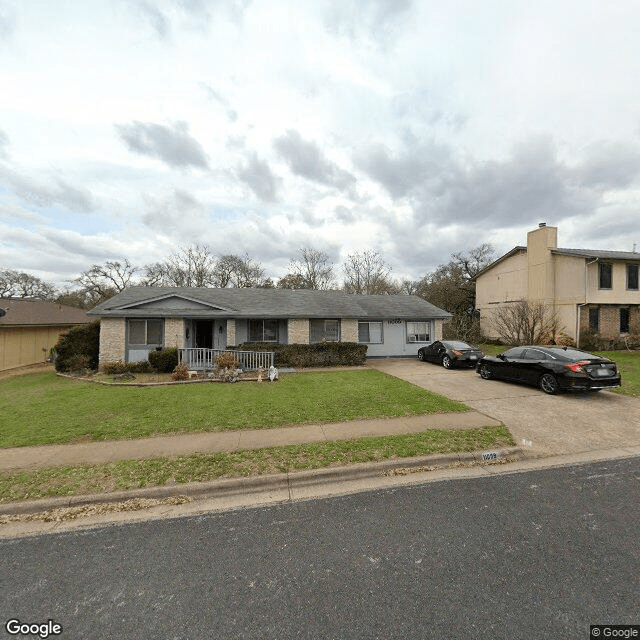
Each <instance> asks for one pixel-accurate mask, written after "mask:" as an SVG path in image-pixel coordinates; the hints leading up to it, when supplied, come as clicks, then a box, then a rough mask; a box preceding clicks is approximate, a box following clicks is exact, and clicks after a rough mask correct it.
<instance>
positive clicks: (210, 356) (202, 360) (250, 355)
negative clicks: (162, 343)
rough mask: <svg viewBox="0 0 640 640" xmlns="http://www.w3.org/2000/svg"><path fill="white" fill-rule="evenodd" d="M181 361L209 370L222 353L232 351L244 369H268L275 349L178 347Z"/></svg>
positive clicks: (191, 367)
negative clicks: (240, 349)
mask: <svg viewBox="0 0 640 640" xmlns="http://www.w3.org/2000/svg"><path fill="white" fill-rule="evenodd" d="M178 353H179V355H180V362H184V363H185V364H186V365H187V367H189V369H191V370H193V371H208V370H211V369H215V368H216V363H215V362H214V360H215V359H216V358H217V357H218V356H219V355H220V354H221V353H232V354H233V355H234V356H235V357H236V359H237V360H238V362H239V363H240V367H242V369H245V370H248V371H255V370H257V369H268V368H269V367H270V366H271V365H272V364H273V363H274V360H275V353H274V352H273V351H238V350H236V349H201V348H193V349H178Z"/></svg>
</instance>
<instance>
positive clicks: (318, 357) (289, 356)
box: [239, 342, 367, 369]
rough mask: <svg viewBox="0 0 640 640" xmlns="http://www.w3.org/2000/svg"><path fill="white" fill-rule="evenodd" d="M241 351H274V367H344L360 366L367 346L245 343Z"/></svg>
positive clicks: (331, 343) (334, 343) (364, 359)
mask: <svg viewBox="0 0 640 640" xmlns="http://www.w3.org/2000/svg"><path fill="white" fill-rule="evenodd" d="M239 349H240V350H242V351H274V352H275V366H276V367H280V368H282V367H293V368H297V369H299V368H302V367H341V366H342V367H344V366H350V365H362V364H364V363H365V362H366V359H367V345H365V344H358V343H356V342H318V343H315V344H273V343H270V342H252V343H245V344H242V345H240V347H239Z"/></svg>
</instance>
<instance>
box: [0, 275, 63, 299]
mask: <svg viewBox="0 0 640 640" xmlns="http://www.w3.org/2000/svg"><path fill="white" fill-rule="evenodd" d="M57 294H58V292H57V290H56V288H55V286H54V285H53V284H51V283H50V282H45V281H44V280H42V279H40V278H38V277H37V276H34V275H32V274H30V273H25V272H24V271H15V270H13V269H0V298H37V299H40V300H54V299H55V298H56V296H57Z"/></svg>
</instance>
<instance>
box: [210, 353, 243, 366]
mask: <svg viewBox="0 0 640 640" xmlns="http://www.w3.org/2000/svg"><path fill="white" fill-rule="evenodd" d="M214 362H215V363H216V364H217V365H218V367H220V369H237V367H238V360H237V358H236V357H235V355H233V353H230V352H229V351H225V352H224V353H221V354H220V355H219V356H216V358H215V359H214Z"/></svg>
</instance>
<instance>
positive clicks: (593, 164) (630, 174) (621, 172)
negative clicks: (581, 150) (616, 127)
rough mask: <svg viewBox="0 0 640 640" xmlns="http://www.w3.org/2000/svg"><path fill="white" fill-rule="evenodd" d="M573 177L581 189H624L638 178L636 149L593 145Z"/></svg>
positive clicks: (639, 157) (626, 144)
mask: <svg viewBox="0 0 640 640" xmlns="http://www.w3.org/2000/svg"><path fill="white" fill-rule="evenodd" d="M574 177H575V178H576V180H577V181H578V183H579V184H580V185H582V186H585V187H592V188H596V189H624V188H626V187H629V186H630V185H632V184H633V183H635V182H637V180H638V177H640V146H639V145H638V144H636V143H631V142H604V141H601V142H597V143H594V144H591V145H590V146H589V147H587V148H586V149H585V157H584V159H583V160H582V162H581V163H579V164H578V166H577V167H576V168H575V171H574Z"/></svg>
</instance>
